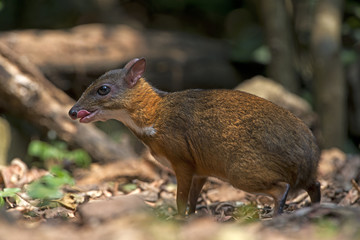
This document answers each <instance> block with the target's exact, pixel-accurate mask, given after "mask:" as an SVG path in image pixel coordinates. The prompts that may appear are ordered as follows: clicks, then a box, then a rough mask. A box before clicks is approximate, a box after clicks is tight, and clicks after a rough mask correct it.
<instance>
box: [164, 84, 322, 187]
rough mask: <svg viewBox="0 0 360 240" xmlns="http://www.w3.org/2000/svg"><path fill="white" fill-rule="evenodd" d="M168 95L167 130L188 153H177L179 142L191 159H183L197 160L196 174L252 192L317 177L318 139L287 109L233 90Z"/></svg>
mask: <svg viewBox="0 0 360 240" xmlns="http://www.w3.org/2000/svg"><path fill="white" fill-rule="evenodd" d="M165 98H166V101H165V102H166V104H167V106H164V108H165V109H171V112H169V113H170V114H168V116H166V117H165V118H164V119H166V123H165V122H164V123H162V125H163V130H164V131H165V132H166V131H169V133H170V132H171V134H175V135H177V136H178V137H177V143H176V144H180V145H181V144H183V145H184V146H186V148H185V149H186V150H184V148H179V150H180V151H183V153H181V152H178V153H177V150H176V149H174V147H176V144H175V145H174V146H173V147H172V151H174V152H176V154H177V155H181V154H183V155H184V156H186V158H190V159H184V161H192V163H193V164H194V166H195V168H196V171H197V174H199V175H206V176H207V175H209V176H216V177H219V178H221V179H224V180H226V181H229V182H230V183H232V184H233V185H234V186H236V187H238V188H240V189H243V190H246V191H248V192H261V191H262V190H263V189H266V188H268V187H269V185H271V184H274V183H276V182H286V183H289V184H290V185H291V187H292V188H293V189H297V188H299V187H300V188H304V187H307V186H308V185H309V184H311V183H312V182H313V181H314V179H315V177H316V170H317V162H318V158H319V153H318V148H317V145H316V143H315V138H314V136H313V135H312V133H311V131H310V130H309V129H308V127H307V126H306V125H305V124H304V123H303V122H302V121H300V120H299V119H298V118H296V117H295V116H294V115H293V114H291V113H290V112H288V111H287V110H285V109H283V108H281V107H278V106H277V105H275V104H273V103H271V102H269V101H267V100H264V99H262V98H259V97H256V96H254V95H251V94H248V93H245V92H241V91H232V90H187V91H183V92H176V93H171V94H169V95H167V96H165ZM162 114H163V113H162ZM180 139H181V140H180ZM167 144H170V143H169V142H168V143H167ZM170 145H171V144H170ZM250 179H251V180H250Z"/></svg>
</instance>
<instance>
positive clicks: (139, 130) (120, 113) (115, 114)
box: [107, 109, 156, 136]
mask: <svg viewBox="0 0 360 240" xmlns="http://www.w3.org/2000/svg"><path fill="white" fill-rule="evenodd" d="M107 116H108V117H109V119H110V118H111V119H116V120H119V121H120V122H122V123H124V124H125V125H126V126H127V127H128V128H130V129H131V130H132V131H134V132H135V133H136V134H138V135H146V136H154V135H155V134H156V129H155V128H154V126H153V125H151V126H146V127H139V126H138V125H136V123H135V122H134V120H132V118H131V117H130V115H129V113H128V112H127V111H126V110H125V109H121V110H116V111H108V115H107Z"/></svg>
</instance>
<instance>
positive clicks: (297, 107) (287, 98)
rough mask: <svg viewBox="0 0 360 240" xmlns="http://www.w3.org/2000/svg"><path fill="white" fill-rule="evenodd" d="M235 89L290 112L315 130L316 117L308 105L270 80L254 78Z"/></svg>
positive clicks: (259, 77)
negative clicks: (263, 99)
mask: <svg viewBox="0 0 360 240" xmlns="http://www.w3.org/2000/svg"><path fill="white" fill-rule="evenodd" d="M235 89H236V90H241V91H245V92H248V93H252V94H254V95H257V96H259V97H262V98H265V99H267V100H269V101H271V102H273V103H275V104H277V105H279V106H281V107H283V108H285V109H287V110H289V111H290V112H292V113H293V114H294V115H296V116H297V117H299V118H300V119H301V120H303V121H304V122H305V123H306V125H308V126H309V127H310V128H311V129H312V130H314V128H316V122H317V120H316V119H317V116H316V114H315V113H314V112H313V111H312V109H311V106H310V104H309V103H308V102H306V101H305V100H304V99H302V98H301V97H299V96H297V95H295V94H293V93H291V92H289V91H287V90H286V89H285V88H284V87H283V86H281V85H280V84H278V83H276V82H274V81H273V80H271V79H268V78H265V77H262V76H256V77H253V78H251V79H249V80H246V81H244V82H243V83H241V84H239V85H238V86H237V87H236V88H235ZM315 135H316V133H315Z"/></svg>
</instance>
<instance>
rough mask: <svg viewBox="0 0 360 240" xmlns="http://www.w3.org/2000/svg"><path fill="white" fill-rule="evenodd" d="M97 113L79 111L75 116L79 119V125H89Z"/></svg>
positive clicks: (96, 111)
mask: <svg viewBox="0 0 360 240" xmlns="http://www.w3.org/2000/svg"><path fill="white" fill-rule="evenodd" d="M97 113H98V110H95V111H93V112H89V111H87V110H80V111H79V112H78V114H77V117H78V118H80V120H79V121H80V122H81V123H89V122H92V121H94V118H95V116H96V114H97Z"/></svg>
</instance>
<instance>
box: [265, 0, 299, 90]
mask: <svg viewBox="0 0 360 240" xmlns="http://www.w3.org/2000/svg"><path fill="white" fill-rule="evenodd" d="M259 7H260V13H261V16H262V17H263V25H264V30H265V37H266V40H267V45H268V47H269V50H270V54H271V60H270V64H269V66H268V75H269V77H270V78H272V79H274V80H275V81H277V82H279V83H280V84H282V85H283V86H284V87H285V88H286V89H288V90H289V91H291V92H294V93H297V92H298V91H299V83H298V81H297V79H296V75H295V68H294V44H293V38H292V30H291V29H292V28H291V21H290V18H289V14H288V11H287V9H286V6H285V1H284V0H260V5H259Z"/></svg>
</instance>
